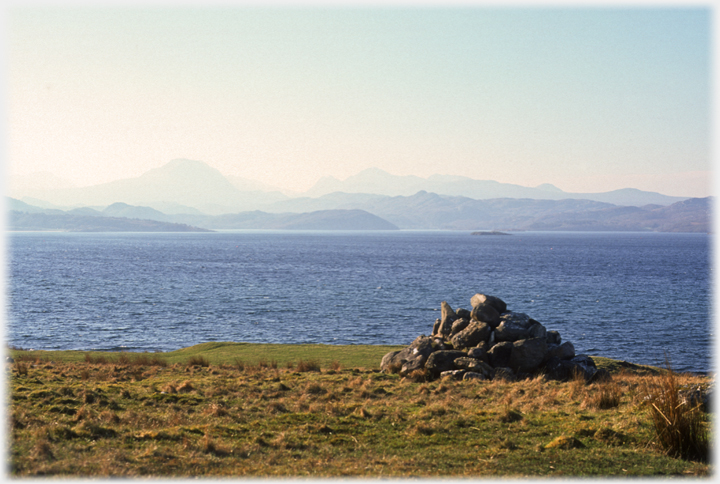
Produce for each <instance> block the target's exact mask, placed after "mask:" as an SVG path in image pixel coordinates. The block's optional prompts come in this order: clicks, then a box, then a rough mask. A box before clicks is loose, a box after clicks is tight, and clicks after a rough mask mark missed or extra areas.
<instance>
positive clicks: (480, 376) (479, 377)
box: [462, 371, 492, 381]
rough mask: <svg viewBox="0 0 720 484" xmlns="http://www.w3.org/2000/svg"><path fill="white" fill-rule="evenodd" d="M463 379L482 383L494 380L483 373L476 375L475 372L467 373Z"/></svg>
mask: <svg viewBox="0 0 720 484" xmlns="http://www.w3.org/2000/svg"><path fill="white" fill-rule="evenodd" d="M462 379H463V380H480V381H486V380H492V378H487V377H486V376H485V375H484V374H483V373H476V372H474V371H468V372H466V373H465V374H464V375H463V377H462Z"/></svg>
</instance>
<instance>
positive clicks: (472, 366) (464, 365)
mask: <svg viewBox="0 0 720 484" xmlns="http://www.w3.org/2000/svg"><path fill="white" fill-rule="evenodd" d="M453 364H454V365H455V368H457V369H458V370H466V371H469V372H473V373H480V374H481V375H483V376H484V377H485V379H486V380H491V379H492V377H493V374H494V373H495V370H494V369H493V367H492V366H490V365H488V364H487V363H485V362H483V361H480V360H476V359H475V358H469V357H460V358H457V359H456V360H455V361H454V362H453Z"/></svg>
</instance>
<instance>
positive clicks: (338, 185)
mask: <svg viewBox="0 0 720 484" xmlns="http://www.w3.org/2000/svg"><path fill="white" fill-rule="evenodd" d="M229 178H232V180H233V182H231V180H230V179H229ZM238 187H240V188H238ZM241 188H242V189H241ZM266 189H267V187H264V186H263V185H262V184H258V183H255V182H252V181H249V180H244V179H239V178H238V177H225V176H223V175H222V174H221V173H220V172H219V171H218V170H216V169H215V168H212V167H210V166H208V165H207V164H206V163H203V162H201V161H194V160H186V159H176V160H173V161H171V162H169V163H167V164H165V165H164V166H162V167H160V168H155V169H153V170H150V171H148V172H146V173H145V174H143V175H141V176H139V177H136V178H128V179H124V180H117V181H113V182H109V183H104V184H101V185H95V186H90V187H80V188H72V187H70V188H67V187H66V188H56V189H49V188H47V186H45V187H44V188H43V187H40V188H38V189H35V190H31V189H28V188H27V187H25V188H23V189H22V190H18V189H14V190H12V191H11V196H12V197H14V198H18V199H24V200H27V201H29V199H28V198H26V197H31V198H34V199H35V200H34V201H33V202H30V203H33V204H34V205H38V204H39V203H42V202H40V201H44V202H49V203H50V204H53V205H55V206H57V207H67V208H72V207H79V206H91V207H92V206H102V207H104V206H107V205H111V204H113V203H116V202H123V203H127V204H130V205H142V206H148V207H152V208H155V209H156V210H161V211H163V212H164V213H171V212H172V213H176V214H177V213H187V212H188V210H186V209H185V208H184V207H188V208H190V209H193V210H199V211H201V212H204V213H207V214H211V215H220V214H223V213H236V212H239V211H248V210H268V207H269V206H271V205H272V204H273V203H277V202H282V201H288V200H294V199H290V198H289V197H288V196H286V195H284V194H282V193H280V192H279V191H267V190H266ZM419 191H427V192H430V193H437V194H439V195H448V196H457V197H467V198H472V199H475V200H487V199H494V198H531V199H536V200H562V199H581V200H595V201H600V202H606V203H612V204H615V205H634V206H644V205H647V204H657V205H670V204H672V203H675V202H678V201H681V200H684V199H685V198H682V197H669V196H666V195H661V194H659V193H653V192H645V191H641V190H636V189H631V188H628V189H622V190H614V191H611V192H606V193H591V194H587V193H566V192H563V191H562V190H560V189H558V188H557V187H554V186H553V185H550V184H543V185H540V186H538V187H534V188H532V187H523V186H520V185H514V184H508V183H499V182H496V181H490V180H474V179H471V178H467V177H460V176H447V175H433V176H431V177H429V178H427V179H425V178H420V177H417V176H396V175H391V174H389V173H386V172H384V171H382V170H379V169H377V168H373V169H368V170H364V171H362V172H360V173H358V174H357V175H355V176H351V177H349V178H348V179H347V180H344V181H340V180H337V179H334V178H332V177H325V178H323V179H321V180H320V181H319V182H318V183H317V184H316V185H315V186H314V187H313V188H311V189H310V190H309V191H308V192H307V193H306V194H304V195H305V196H306V197H319V196H324V195H328V194H330V193H333V192H344V193H365V194H369V195H385V196H411V195H414V194H416V193H418V192H419ZM38 202H39V203H38ZM291 203H292V202H291ZM171 207H174V208H171ZM326 208H327V207H326ZM272 210H273V211H274V210H275V209H272ZM292 211H297V210H292Z"/></svg>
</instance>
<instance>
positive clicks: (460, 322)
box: [450, 318, 470, 336]
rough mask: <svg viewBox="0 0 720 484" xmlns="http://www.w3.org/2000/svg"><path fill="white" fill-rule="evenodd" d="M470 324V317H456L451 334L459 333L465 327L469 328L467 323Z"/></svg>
mask: <svg viewBox="0 0 720 484" xmlns="http://www.w3.org/2000/svg"><path fill="white" fill-rule="evenodd" d="M468 324H470V320H469V319H463V318H460V319H456V320H455V321H454V322H453V324H452V330H451V331H450V334H451V335H452V336H455V335H456V334H458V333H459V332H460V331H462V330H463V329H465V328H467V325H468Z"/></svg>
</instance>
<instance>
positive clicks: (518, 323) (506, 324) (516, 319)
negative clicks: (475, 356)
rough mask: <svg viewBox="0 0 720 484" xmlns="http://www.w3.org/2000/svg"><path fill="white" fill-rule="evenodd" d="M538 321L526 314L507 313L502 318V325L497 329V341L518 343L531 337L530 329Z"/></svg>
mask: <svg viewBox="0 0 720 484" xmlns="http://www.w3.org/2000/svg"><path fill="white" fill-rule="evenodd" d="M536 323H537V321H535V320H534V319H531V318H530V316H528V315H527V314H525V313H515V312H512V311H510V312H507V313H505V314H503V315H501V316H500V325H499V326H498V327H497V328H495V340H496V341H517V340H521V339H526V338H527V337H529V336H530V332H529V330H530V327H531V326H532V325H534V324H536Z"/></svg>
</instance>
